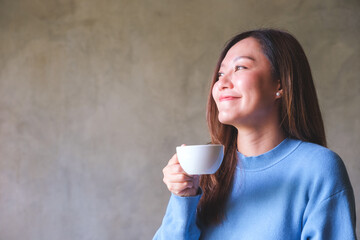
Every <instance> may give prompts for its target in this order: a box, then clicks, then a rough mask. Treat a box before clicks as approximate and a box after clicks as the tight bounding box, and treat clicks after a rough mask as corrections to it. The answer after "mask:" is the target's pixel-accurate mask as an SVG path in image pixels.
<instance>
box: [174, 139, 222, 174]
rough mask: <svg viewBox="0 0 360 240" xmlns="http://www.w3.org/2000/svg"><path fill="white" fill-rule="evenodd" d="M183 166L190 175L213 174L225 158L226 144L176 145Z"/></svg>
mask: <svg viewBox="0 0 360 240" xmlns="http://www.w3.org/2000/svg"><path fill="white" fill-rule="evenodd" d="M176 154H177V157H178V160H179V163H180V165H181V167H182V168H183V169H184V171H185V172H186V173H187V174H189V175H200V174H213V173H215V172H216V171H217V170H218V169H219V167H220V165H221V163H222V160H223V158H224V146H223V145H220V144H208V145H189V146H180V147H176Z"/></svg>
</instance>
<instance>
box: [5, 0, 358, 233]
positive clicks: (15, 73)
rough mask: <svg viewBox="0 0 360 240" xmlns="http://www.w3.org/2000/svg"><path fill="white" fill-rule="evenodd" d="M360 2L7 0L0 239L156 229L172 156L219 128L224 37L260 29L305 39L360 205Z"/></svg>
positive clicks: (332, 135) (332, 134)
mask: <svg viewBox="0 0 360 240" xmlns="http://www.w3.org/2000/svg"><path fill="white" fill-rule="evenodd" d="M359 12H360V2H359V1H358V0H346V1H343V0H330V1H322V0H307V1H300V0H298V1H292V3H289V1H284V0H273V1H272V2H271V3H270V2H269V1H265V0H259V1H250V0H244V1H236V0H224V1H215V0H210V1H209V0H199V1H178V0H170V1H169V0H155V1H146V0H128V1H125V0H120V1H119V0H103V1H95V0H86V1H85V0H62V1H47V0H22V1H16V0H15V1H14V0H0V239H4V240H15V239H16V240H20V239H31V240H49V239H52V240H63V239H86V240H87V239H97V240H110V239H111V240H113V239H150V238H151V237H152V235H153V234H154V232H155V231H156V229H157V228H158V226H159V225H160V222H161V219H162V217H163V214H164V211H165V207H166V204H167V201H168V197H169V193H168V192H167V190H166V187H165V186H164V185H163V183H162V172H161V170H162V168H163V167H164V166H165V164H166V163H167V161H168V159H169V158H170V157H171V156H172V154H173V153H174V151H175V147H176V146H177V145H179V144H181V143H188V144H197V143H205V142H206V141H207V140H208V138H209V137H208V133H207V127H206V122H205V105H206V96H207V91H208V86H209V79H210V76H211V73H212V71H213V67H214V65H215V62H216V59H217V56H218V53H219V52H220V49H221V48H222V46H223V44H224V43H225V41H226V40H227V39H228V38H229V37H230V36H232V35H233V34H235V33H237V32H239V31H242V30H248V29H251V28H257V27H278V28H284V29H288V30H289V31H291V32H292V33H294V34H295V35H296V36H297V37H298V39H299V40H300V42H301V43H302V44H303V46H304V48H305V51H306V52H307V54H308V57H309V60H310V63H311V66H312V69H313V74H314V77H315V81H316V86H317V89H318V93H319V98H320V103H321V107H322V109H323V113H324V117H325V124H326V130H327V134H328V140H329V146H330V147H331V148H332V149H333V150H335V151H336V152H338V153H339V154H340V155H341V156H342V158H343V159H344V161H345V164H346V166H347V168H348V171H349V174H350V177H351V180H352V183H353V186H354V190H355V195H356V199H357V214H358V216H360V162H359V156H360V148H359V143H360V139H359V136H360V109H359V103H360V96H359V92H360V81H359V80H360V79H359V76H360V44H359V38H360V30H359V29H360V15H359ZM358 226H359V225H358ZM358 233H359V230H358Z"/></svg>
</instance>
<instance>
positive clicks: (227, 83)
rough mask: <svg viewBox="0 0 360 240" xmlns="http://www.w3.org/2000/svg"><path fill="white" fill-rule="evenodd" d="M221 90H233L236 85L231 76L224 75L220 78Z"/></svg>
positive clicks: (219, 85)
mask: <svg viewBox="0 0 360 240" xmlns="http://www.w3.org/2000/svg"><path fill="white" fill-rule="evenodd" d="M217 85H218V88H219V90H223V89H227V88H230V89H231V88H233V87H234V85H233V83H232V81H231V74H224V73H223V75H222V76H219V78H218V82H217Z"/></svg>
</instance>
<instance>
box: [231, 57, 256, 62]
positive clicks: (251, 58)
mask: <svg viewBox="0 0 360 240" xmlns="http://www.w3.org/2000/svg"><path fill="white" fill-rule="evenodd" d="M242 58H246V59H249V60H252V61H255V58H253V57H250V56H237V57H236V58H234V60H233V62H236V61H237V60H240V59H242Z"/></svg>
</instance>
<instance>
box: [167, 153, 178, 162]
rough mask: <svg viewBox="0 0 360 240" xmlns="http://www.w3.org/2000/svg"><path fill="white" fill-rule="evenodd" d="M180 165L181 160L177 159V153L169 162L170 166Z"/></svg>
mask: <svg viewBox="0 0 360 240" xmlns="http://www.w3.org/2000/svg"><path fill="white" fill-rule="evenodd" d="M177 163H179V160H178V158H177V154H176V153H175V154H174V155H173V156H172V158H171V159H170V160H169V162H168V165H173V164H177Z"/></svg>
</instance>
